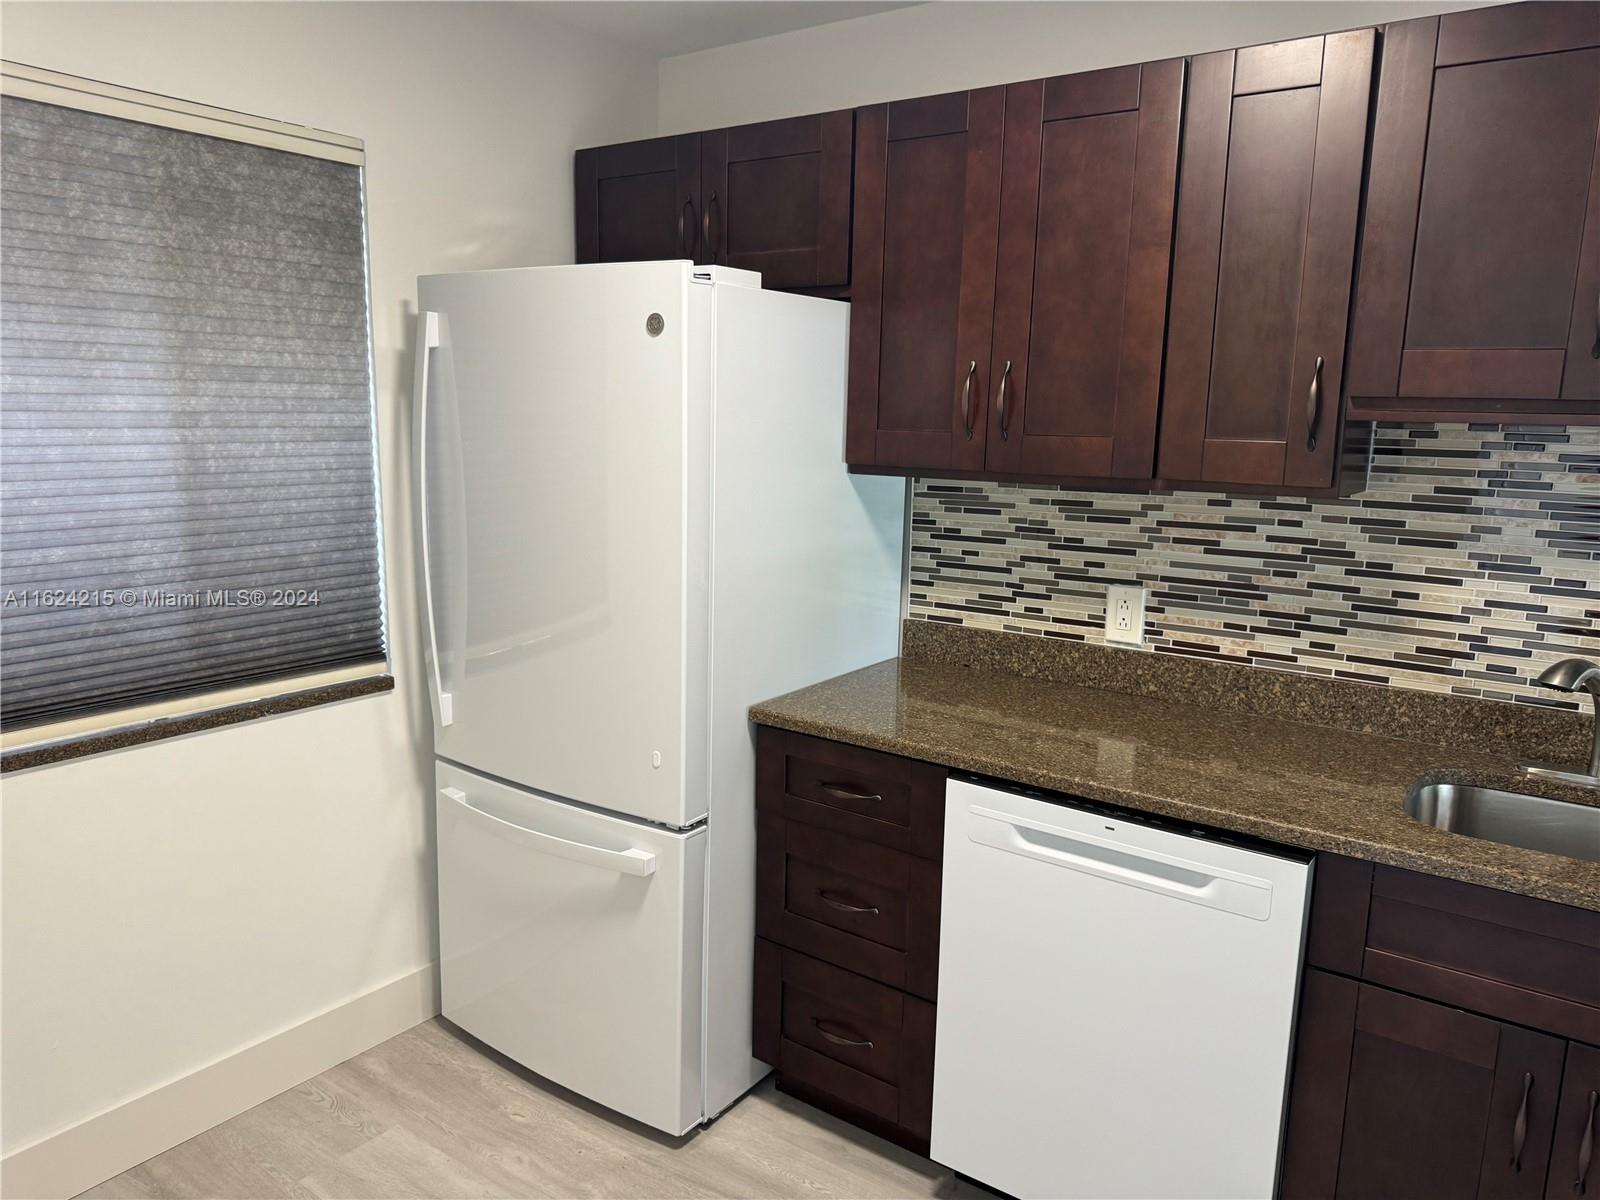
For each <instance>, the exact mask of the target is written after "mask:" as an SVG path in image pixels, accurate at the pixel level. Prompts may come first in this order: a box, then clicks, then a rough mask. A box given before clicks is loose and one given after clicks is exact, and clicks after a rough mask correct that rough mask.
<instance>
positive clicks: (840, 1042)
mask: <svg viewBox="0 0 1600 1200" xmlns="http://www.w3.org/2000/svg"><path fill="white" fill-rule="evenodd" d="M811 1023H812V1024H813V1025H814V1026H816V1029H817V1032H818V1033H820V1034H821V1035H822V1036H823V1037H825V1038H827V1039H828V1040H829V1041H830V1042H832V1043H833V1044H834V1045H835V1046H858V1047H860V1048H862V1049H864V1050H871V1049H872V1042H871V1041H870V1040H869V1039H867V1038H863V1037H850V1036H849V1035H850V1034H852V1033H854V1032H855V1030H853V1029H851V1028H850V1027H849V1026H848V1025H840V1024H838V1023H836V1022H834V1021H824V1020H823V1019H822V1018H821V1017H812V1018H811ZM829 1026H832V1028H829ZM835 1029H838V1030H842V1031H843V1032H841V1033H835V1032H834V1030H835Z"/></svg>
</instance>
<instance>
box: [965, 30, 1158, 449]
mask: <svg viewBox="0 0 1600 1200" xmlns="http://www.w3.org/2000/svg"><path fill="white" fill-rule="evenodd" d="M1183 75H1184V63H1183V60H1181V59H1173V60H1170V61H1166V62H1158V63H1149V64H1146V65H1143V66H1138V65H1135V66H1129V67H1116V68H1112V69H1110V70H1104V71H1092V72H1088V73H1085V74H1080V75H1067V76H1061V77H1058V78H1055V79H1046V80H1035V81H1033V82H1031V83H1019V84H1013V85H1012V86H1011V87H1009V88H1007V89H1006V118H1005V158H1004V168H1003V171H1002V183H1001V196H1000V241H999V262H998V267H997V270H996V278H995V309H994V338H993V348H992V352H991V354H990V373H991V376H992V380H993V388H992V396H993V403H991V404H990V406H989V419H988V426H989V428H988V436H987V452H986V464H985V465H986V466H987V467H988V469H990V470H993V471H997V472H1006V473H1012V474H1025V475H1055V476H1077V477H1092V478H1119V479H1135V480H1137V479H1146V480H1147V479H1149V478H1150V477H1151V473H1152V471H1153V469H1154V466H1155V445H1156V413H1157V411H1158V408H1159V405H1160V392H1161V349H1162V339H1163V336H1164V331H1165V327H1166V307H1167V272H1168V268H1169V266H1170V262H1171V248H1172V219H1173V205H1174V200H1175V197H1176V189H1177V172H1178V133H1179V126H1180V124H1181V122H1182V116H1183Z"/></svg>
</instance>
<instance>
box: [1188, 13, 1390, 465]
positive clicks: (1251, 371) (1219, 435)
mask: <svg viewBox="0 0 1600 1200" xmlns="http://www.w3.org/2000/svg"><path fill="white" fill-rule="evenodd" d="M1375 40H1376V39H1375V34H1374V31H1373V30H1370V29H1363V30H1357V31H1355V32H1351V33H1338V34H1331V35H1329V36H1328V37H1325V38H1320V37H1319V38H1305V39H1302V40H1299V41H1294V42H1283V43H1278V44H1276V45H1268V46H1253V47H1250V48H1247V49H1244V50H1229V51H1222V52H1219V53H1215V54H1204V55H1200V56H1199V57H1197V58H1195V59H1194V60H1193V61H1192V63H1191V64H1190V77H1189V99H1188V111H1187V114H1186V116H1185V128H1184V143H1183V151H1182V167H1181V173H1180V179H1181V183H1180V185H1179V194H1178V217H1177V235H1176V240H1175V249H1174V261H1173V267H1172V299H1171V312H1170V317H1169V323H1168V329H1167V364H1166V385H1165V387H1166V391H1165V399H1164V410H1163V413H1162V418H1161V422H1162V423H1161V437H1160V451H1159V458H1158V466H1157V470H1158V473H1159V474H1160V475H1161V477H1162V478H1164V479H1169V480H1174V481H1180V482H1203V483H1213V484H1248V485H1261V486H1270V487H1283V488H1288V489H1296V488H1304V489H1316V488H1324V487H1328V486H1330V485H1332V483H1333V481H1334V476H1335V471H1336V469H1337V465H1338V453H1337V451H1338V446H1339V440H1340V439H1339V432H1340V411H1339V397H1340V387H1341V383H1342V374H1343V366H1344V357H1345V354H1344V351H1345V335H1346V325H1347V320H1348V315H1349V307H1350V282H1351V271H1352V267H1353V263H1354V258H1355V239H1356V225H1357V215H1358V210H1359V206H1360V198H1361V180H1362V167H1363V159H1364V154H1365V149H1366V134H1367V112H1368V107H1369V99H1370V95H1371V82H1372V58H1373V48H1374V43H1375Z"/></svg>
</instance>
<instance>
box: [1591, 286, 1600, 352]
mask: <svg viewBox="0 0 1600 1200" xmlns="http://www.w3.org/2000/svg"><path fill="white" fill-rule="evenodd" d="M1589 357H1590V358H1600V288H1596V289H1595V293H1594V345H1592V346H1590V347H1589Z"/></svg>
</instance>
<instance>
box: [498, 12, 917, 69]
mask: <svg viewBox="0 0 1600 1200" xmlns="http://www.w3.org/2000/svg"><path fill="white" fill-rule="evenodd" d="M529 7H531V8H535V9H539V10H540V11H542V12H544V13H545V14H546V15H548V16H550V17H553V18H555V19H556V20H558V21H560V22H562V23H563V24H565V25H573V26H576V27H577V28H579V29H586V30H588V31H589V32H590V33H597V34H601V35H602V36H605V37H610V38H616V39H618V40H621V41H627V42H632V43H633V44H634V45H636V46H638V47H639V48H640V49H642V50H645V51H648V52H649V53H651V54H654V55H656V56H657V57H659V58H667V57H670V56H671V55H674V54H688V53H690V52H691V51H694V50H707V49H710V48H711V47H712V46H728V45H732V44H733V43H734V42H748V41H750V40H751V39H752V38H761V37H770V36H771V35H772V34H775V33H789V32H791V31H793V30H796V29H810V28H811V27H812V26H815V25H829V24H832V23H833V22H834V21H848V20H849V19H850V18H851V17H863V16H866V15H867V14H869V13H877V12H886V11H888V10H889V9H891V8H909V7H910V4H908V3H899V4H881V3H862V2H858V0H812V2H806V3H800V2H798V0H533V2H532V3H530V4H529Z"/></svg>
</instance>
